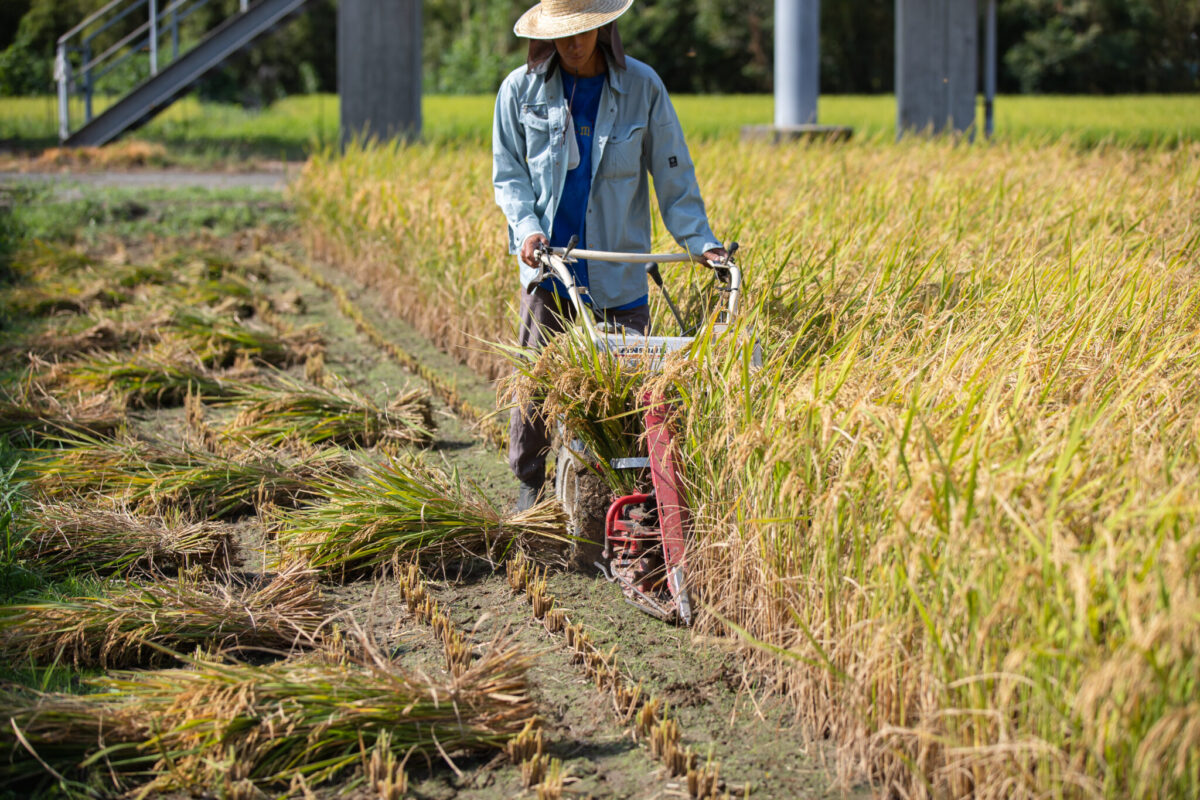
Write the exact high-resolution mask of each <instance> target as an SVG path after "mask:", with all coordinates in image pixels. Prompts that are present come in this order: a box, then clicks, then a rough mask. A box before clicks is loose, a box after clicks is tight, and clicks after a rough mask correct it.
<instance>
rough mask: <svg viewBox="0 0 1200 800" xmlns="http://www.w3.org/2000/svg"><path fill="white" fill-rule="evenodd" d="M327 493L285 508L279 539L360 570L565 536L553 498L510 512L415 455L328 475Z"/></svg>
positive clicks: (320, 561) (318, 562)
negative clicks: (350, 474)
mask: <svg viewBox="0 0 1200 800" xmlns="http://www.w3.org/2000/svg"><path fill="white" fill-rule="evenodd" d="M319 493H320V494H321V495H322V496H324V497H326V498H327V499H328V500H327V502H325V503H322V504H320V505H313V506H308V507H306V508H302V509H299V510H297V511H295V512H292V513H289V514H286V515H285V516H284V517H283V519H282V520H281V522H280V525H279V534H278V538H279V544H280V546H281V548H282V549H283V551H284V552H285V553H288V552H291V553H295V554H296V555H298V556H299V557H301V558H303V559H304V560H305V561H306V562H307V563H308V564H309V565H311V566H313V567H316V568H319V569H324V570H329V571H332V572H340V573H342V574H345V573H346V572H358V571H361V570H363V569H366V568H371V567H377V566H380V565H383V564H386V563H388V562H390V561H392V559H393V558H395V557H397V556H400V557H411V556H419V557H427V558H446V557H450V556H460V557H461V556H463V555H471V556H480V557H486V558H493V559H494V558H497V557H499V555H500V554H501V553H502V552H503V551H504V550H505V549H506V548H508V547H510V546H512V545H513V544H515V543H531V544H534V545H537V544H539V543H547V542H557V543H559V544H561V543H562V542H565V541H566V535H565V533H564V530H563V522H562V518H561V516H560V515H559V512H558V510H557V507H556V505H555V504H554V503H543V504H541V505H539V506H535V507H534V508H532V509H530V510H529V511H526V512H524V513H521V514H517V515H509V514H506V513H505V512H504V511H503V510H502V509H501V507H500V506H499V505H498V504H496V503H493V502H492V501H490V500H488V499H487V497H486V496H485V495H484V494H483V492H481V491H480V489H479V487H478V486H476V485H475V484H473V483H471V482H469V481H465V480H463V479H462V478H461V477H459V475H458V474H457V473H456V472H451V473H446V472H443V471H442V470H440V469H437V468H436V467H432V466H429V465H427V464H424V463H423V462H421V461H420V460H419V459H417V458H396V459H392V460H390V461H389V462H387V463H386V464H382V465H378V466H372V467H367V468H365V470H364V474H363V475H362V476H361V477H360V478H354V479H347V478H338V479H334V480H330V481H326V482H324V483H323V484H322V485H321V487H320V489H319Z"/></svg>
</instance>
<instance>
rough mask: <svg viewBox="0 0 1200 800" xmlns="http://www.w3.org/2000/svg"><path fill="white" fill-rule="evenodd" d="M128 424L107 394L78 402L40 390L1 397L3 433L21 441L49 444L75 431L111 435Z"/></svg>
mask: <svg viewBox="0 0 1200 800" xmlns="http://www.w3.org/2000/svg"><path fill="white" fill-rule="evenodd" d="M124 424H125V413H124V411H122V410H120V409H114V408H113V405H112V399H111V398H110V397H109V396H108V395H106V394H103V393H102V394H94V395H91V396H89V397H84V398H82V399H80V401H79V402H77V403H68V402H63V401H62V400H59V399H57V398H55V397H53V396H51V395H49V394H46V393H40V392H39V393H37V394H36V395H35V394H33V393H28V396H27V397H26V398H13V399H3V400H0V436H7V437H9V438H10V439H11V440H13V441H14V442H18V443H20V444H26V445H31V446H32V445H38V444H47V443H51V442H52V441H53V440H55V439H58V438H61V437H63V436H70V435H72V434H83V435H87V436H111V435H112V434H113V433H114V432H116V431H117V429H119V428H120V427H121V426H122V425H124Z"/></svg>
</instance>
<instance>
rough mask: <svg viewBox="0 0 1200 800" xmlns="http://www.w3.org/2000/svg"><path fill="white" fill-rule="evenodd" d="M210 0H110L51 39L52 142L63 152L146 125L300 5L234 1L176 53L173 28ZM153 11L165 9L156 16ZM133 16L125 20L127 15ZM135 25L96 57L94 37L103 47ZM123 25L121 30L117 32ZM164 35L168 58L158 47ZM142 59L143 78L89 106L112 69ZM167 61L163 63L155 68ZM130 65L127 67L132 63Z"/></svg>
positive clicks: (284, 0)
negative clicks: (77, 120)
mask: <svg viewBox="0 0 1200 800" xmlns="http://www.w3.org/2000/svg"><path fill="white" fill-rule="evenodd" d="M209 2H210V0H112V2H110V3H108V4H107V5H105V6H104V7H103V8H101V9H100V10H99V11H97V12H95V13H94V14H92V15H91V16H89V17H88V18H87V19H85V20H84V21H83V22H81V23H80V24H79V25H76V26H75V27H74V28H72V29H71V30H70V31H68V32H67V33H66V34H64V35H63V36H62V37H61V38H60V39H59V40H58V56H57V58H56V60H55V79H56V80H57V82H58V136H59V139H60V140H62V142H63V143H64V144H65V145H67V146H70V147H75V146H80V145H92V146H98V145H102V144H107V143H108V142H111V141H112V140H113V139H115V138H116V137H118V136H120V135H121V134H122V133H124V132H125V131H127V130H131V129H133V128H136V127H138V126H139V125H142V124H143V123H145V122H147V121H149V120H150V119H151V118H152V117H153V116H154V115H155V114H157V113H159V112H160V111H162V110H163V109H165V108H166V107H167V106H169V105H170V104H171V103H173V102H174V101H175V100H176V99H178V98H179V97H180V96H181V95H182V94H183V93H184V92H185V91H187V89H188V87H190V86H191V85H192V84H193V83H194V82H195V81H196V80H197V79H198V78H200V77H201V76H202V75H204V73H206V72H208V71H209V70H210V69H212V68H213V67H215V66H217V65H218V64H220V63H221V62H222V61H224V60H225V59H226V58H228V57H229V56H231V55H233V54H234V53H236V52H237V51H238V50H240V49H241V48H243V47H245V46H246V45H247V44H249V43H250V42H252V41H254V39H256V38H257V37H258V36H260V35H262V34H264V33H266V32H267V31H269V30H271V29H272V28H273V27H274V26H275V25H277V24H278V23H279V22H281V21H282V20H284V19H286V18H287V17H288V16H289V15H291V14H292V13H294V12H296V11H298V10H299V9H300V8H301V7H302V6H303V5H304V4H305V3H306V2H307V0H258V2H256V3H254V4H253V5H251V4H250V2H249V0H240V5H239V8H238V10H237V11H236V12H234V13H233V14H231V15H230V16H229V17H227V18H226V19H224V20H223V21H222V22H221V23H220V24H219V25H218V26H217V27H216V28H214V29H212V30H211V31H208V32H207V33H205V34H204V36H203V37H202V38H200V40H199V41H197V42H196V43H195V44H194V45H193V46H191V47H189V48H185V49H183V50H181V49H180V23H182V22H183V21H184V20H185V19H187V17H189V16H190V15H191V14H193V13H194V12H195V11H197V10H199V9H200V8H202V7H204V6H205V5H207V4H208V3H209ZM159 5H164V6H165V7H164V8H162V9H161V10H160V9H159ZM135 14H136V15H138V16H132V15H135ZM141 18H144V19H145V22H141V24H138V25H136V26H133V27H132V29H131V30H129V31H128V32H127V33H125V34H124V35H123V36H121V37H120V38H117V39H116V41H115V42H114V43H112V44H111V45H109V46H108V47H107V48H106V49H105V50H104V51H103V52H101V53H100V54H99V55H96V56H93V54H92V51H93V49H98V48H97V47H94V45H95V43H96V41H97V39H99V40H100V41H101V42H107V41H108V40H110V39H113V38H114V37H115V36H116V35H117V32H120V31H124V30H125V29H127V28H130V27H131V25H132V24H133V23H135V22H138V21H139V20H140V19H141ZM117 26H122V27H117ZM167 37H169V41H170V46H169V48H170V49H169V56H168V57H167V58H165V59H164V58H163V56H164V55H166V54H165V53H164V52H163V49H162V48H161V47H160V45H161V44H162V40H163V39H164V38H167ZM143 54H147V55H148V59H149V73H150V75H149V77H148V78H146V79H145V80H143V81H142V82H141V83H139V84H138V85H137V86H136V87H134V88H133V89H132V90H131V91H129V92H128V93H127V94H125V95H124V96H123V97H120V98H119V99H117V100H116V101H115V102H114V103H112V104H111V105H109V106H108V107H107V108H105V109H104V111H103V112H102V113H100V114H98V115H97V114H94V113H93V100H94V96H95V94H96V89H97V86H98V84H99V83H100V81H101V80H102V79H103V78H104V77H105V76H106V75H108V74H110V73H111V72H112V71H113V70H115V69H117V68H119V67H121V66H122V65H125V64H127V63H129V62H130V61H131V60H137V59H141V58H142V57H143ZM163 61H165V62H166V63H165V64H163V63H162V62H163ZM131 66H132V65H131ZM73 95H77V96H80V97H81V98H82V99H83V116H84V120H83V125H82V126H80V127H79V128H78V129H76V130H74V131H73V130H72V129H71V114H70V110H71V97H72V96H73Z"/></svg>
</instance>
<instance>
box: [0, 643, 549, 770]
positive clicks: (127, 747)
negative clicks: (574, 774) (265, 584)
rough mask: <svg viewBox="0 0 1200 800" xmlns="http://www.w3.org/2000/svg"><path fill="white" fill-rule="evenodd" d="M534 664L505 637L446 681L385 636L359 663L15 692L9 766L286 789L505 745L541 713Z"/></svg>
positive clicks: (120, 679)
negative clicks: (531, 689) (395, 657)
mask: <svg viewBox="0 0 1200 800" xmlns="http://www.w3.org/2000/svg"><path fill="white" fill-rule="evenodd" d="M529 664H530V656H528V655H520V654H518V651H517V650H516V649H515V648H508V647H501V646H494V647H493V648H492V649H491V650H490V652H488V653H487V654H485V655H484V656H482V657H481V658H479V659H478V660H476V661H475V662H474V663H473V664H472V666H471V668H470V669H468V670H466V671H465V672H463V673H462V674H461V675H458V676H456V677H449V678H446V679H444V680H433V679H431V678H429V677H427V676H425V675H422V674H413V673H409V672H406V671H404V670H402V669H401V668H400V667H399V666H397V665H396V664H395V663H393V662H391V661H389V660H387V659H386V657H384V656H383V655H382V654H381V653H379V652H378V651H377V650H375V649H374V648H373V647H371V648H368V650H367V653H366V654H365V655H364V656H363V657H362V658H361V659H359V660H357V662H356V663H345V662H344V661H339V662H333V661H332V660H330V661H329V662H328V663H322V662H319V661H316V660H308V661H285V662H279V663H275V664H271V665H268V666H244V665H220V664H212V663H207V662H206V663H197V664H196V665H195V666H194V667H193V668H191V669H186V670H185V669H178V670H164V671H159V672H131V673H122V674H118V675H115V676H113V677H110V678H104V679H100V680H97V681H95V685H96V686H98V687H99V688H101V689H103V690H106V691H104V692H103V693H101V694H93V695H84V696H70V695H60V694H38V695H34V696H32V697H31V696H28V695H21V694H16V693H13V692H5V693H3V694H0V700H2V701H3V702H4V704H5V706H6V707H7V708H8V709H9V724H7V725H3V726H0V775H2V776H6V777H9V778H10V780H11V779H12V778H14V777H24V778H29V777H31V776H35V775H37V774H38V772H39V770H40V769H43V768H44V767H42V766H41V765H40V764H39V763H38V762H39V761H40V762H41V763H42V764H44V765H45V766H47V767H51V768H53V769H55V770H56V771H58V772H59V773H67V774H75V773H77V772H78V771H80V770H81V768H86V767H95V768H96V770H95V771H96V773H98V774H100V775H102V776H107V777H108V778H109V779H110V780H112V781H113V782H114V784H116V788H120V789H124V788H127V787H128V786H129V785H130V783H131V782H132V781H136V780H137V779H138V778H144V777H148V776H149V775H151V774H153V773H155V772H157V777H156V778H155V779H154V780H153V781H152V782H151V783H149V784H147V785H144V786H143V787H142V790H141V791H142V793H143V794H149V793H152V792H155V791H170V790H174V789H185V788H188V787H193V786H205V787H210V786H213V785H218V786H219V785H222V784H228V783H230V782H238V783H240V782H243V781H249V782H251V783H252V784H254V785H257V786H259V787H262V788H272V787H273V788H277V789H278V788H286V787H287V786H289V785H290V783H291V781H293V780H294V779H296V778H297V776H302V777H304V779H305V782H306V783H319V782H322V781H325V780H329V779H331V778H334V777H337V776H339V775H341V774H342V773H344V772H346V771H347V770H350V769H354V768H355V767H358V766H360V765H363V763H364V761H365V760H367V759H369V758H371V756H372V751H373V750H375V749H376V748H377V747H384V746H386V747H387V748H389V752H390V754H391V755H392V756H393V758H394V759H396V760H401V761H402V760H403V759H404V758H405V756H409V755H410V754H416V755H419V756H424V757H425V758H426V759H428V760H430V761H432V760H436V759H440V758H449V757H451V756H454V755H458V754H463V753H474V752H481V751H489V750H490V751H498V750H501V749H503V747H504V746H505V744H506V743H507V742H508V741H509V740H510V739H512V738H513V737H515V736H517V735H518V734H519V733H520V732H521V731H522V730H523V729H524V727H525V725H526V724H527V723H528V722H529V720H530V719H531V718H532V717H533V715H534V706H533V703H532V702H531V701H530V699H529V695H528V688H527V683H526V677H525V674H526V671H527V670H528V668H529ZM33 752H36V753H37V756H36V757H35V756H33V755H32V753H33ZM376 755H378V753H376ZM35 758H36V760H35Z"/></svg>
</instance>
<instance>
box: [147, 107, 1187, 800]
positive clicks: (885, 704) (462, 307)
mask: <svg viewBox="0 0 1200 800" xmlns="http://www.w3.org/2000/svg"><path fill="white" fill-rule="evenodd" d="M303 102H306V103H312V102H315V101H313V100H311V99H310V100H306V101H303ZM1197 102H1198V101H1197V99H1196V98H1170V99H1166V98H1139V99H1104V100H1096V99H1065V98H1029V99H1016V98H1013V99H1009V98H1002V99H1001V101H1000V104H999V129H1000V131H1001V136H1000V137H999V139H998V141H997V142H995V143H994V144H992V145H983V144H979V143H977V144H976V145H973V146H963V145H961V144H956V143H954V142H953V141H949V140H941V141H922V140H918V139H906V140H904V141H902V142H901V143H899V144H893V143H892V132H891V129H890V119H891V116H892V113H893V105H892V102H891V100H890V99H889V98H836V97H832V98H826V99H824V100H823V101H822V111H821V114H822V120H823V121H825V122H830V123H834V122H837V123H848V124H852V125H855V126H856V127H857V128H858V129H859V134H860V135H859V136H857V137H856V139H855V140H854V141H853V142H852V143H850V144H848V145H836V144H819V143H818V144H812V145H804V144H795V145H783V146H766V145H762V146H757V145H751V144H744V143H739V142H738V141H736V136H735V134H736V131H737V130H738V128H739V127H740V126H741V125H743V124H749V123H760V122H764V121H766V119H767V117H768V116H769V112H770V102H769V100H767V99H765V98H716V99H714V98H707V99H701V98H679V99H678V107H679V110H680V115H681V117H682V118H683V119H684V123H685V127H686V128H687V129H688V130H689V131H690V132H691V135H692V142H693V156H694V159H695V161H696V165H697V173H698V176H699V180H700V184H701V187H702V190H703V192H704V195H705V198H706V201H707V203H708V208H709V212H710V216H711V219H712V222H713V225H714V228H715V229H716V231H717V232H718V235H721V236H724V237H727V238H729V239H737V240H739V241H740V242H741V243H742V248H743V250H742V256H741V263H742V265H743V267H744V269H745V271H746V275H747V279H746V280H747V288H748V292H747V298H746V303H745V307H746V309H747V311H746V314H745V315H744V317H743V323H744V325H743V327H742V329H741V334H742V339H741V341H742V344H741V345H738V346H729V345H728V344H726V345H722V346H715V345H714V346H713V347H711V348H708V349H705V352H704V353H703V355H704V356H705V357H704V358H697V359H695V363H693V364H691V365H681V366H680V368H679V369H678V370H677V371H676V373H675V375H676V377H675V379H674V380H673V381H672V382H671V387H670V388H671V391H673V392H674V393H676V394H677V396H679V397H680V398H681V402H682V407H683V408H684V409H685V413H684V415H683V418H682V420H681V422H680V425H681V426H682V431H683V438H684V441H685V445H684V449H685V457H686V460H687V463H688V467H687V475H688V480H689V483H690V496H691V502H692V505H693V507H694V508H695V509H696V511H697V513H696V517H697V526H696V531H695V535H696V539H697V542H696V545H695V550H696V555H695V556H694V557H693V559H692V560H691V561H690V569H692V570H693V575H694V578H695V580H696V582H697V584H698V589H699V593H700V596H701V602H700V604H701V606H702V607H703V613H702V620H701V624H700V627H701V629H702V630H704V631H709V632H724V633H732V634H735V635H737V636H739V637H740V640H741V641H742V642H743V644H744V646H745V648H746V654H747V657H748V658H750V659H752V660H753V662H754V663H755V664H756V665H757V667H758V668H760V669H762V670H765V671H766V672H767V673H769V674H771V675H774V676H776V677H777V678H778V681H777V683H776V684H775V685H777V686H778V687H779V690H780V691H781V692H783V693H784V694H786V695H788V696H789V697H790V699H791V700H792V701H793V702H794V704H795V707H796V709H797V710H798V711H799V712H800V713H801V715H802V716H803V717H804V718H805V719H806V721H807V722H808V727H809V729H810V731H811V732H812V735H813V736H815V737H828V738H830V739H832V740H833V741H835V742H836V743H837V744H838V746H839V748H840V754H841V757H840V760H839V769H841V770H843V771H844V772H845V773H846V774H850V773H854V772H860V771H862V772H866V773H867V774H869V775H870V776H871V777H872V778H873V780H874V781H876V782H877V785H879V786H882V787H886V788H887V789H888V790H890V791H888V792H887V794H894V795H898V796H910V797H968V796H970V797H996V798H999V797H1087V796H1095V795H1102V796H1109V797H1129V796H1133V797H1166V796H1171V797H1194V796H1196V794H1197V793H1198V792H1200V755H1198V754H1200V727H1198V726H1197V725H1196V724H1195V720H1196V719H1197V715H1198V714H1200V710H1198V709H1197V706H1196V697H1197V692H1198V681H1200V569H1198V568H1197V567H1198V564H1197V558H1198V553H1200V533H1198V532H1197V531H1198V530H1200V527H1198V523H1200V488H1198V487H1200V426H1198V424H1197V420H1198V419H1200V389H1198V386H1200V384H1198V383H1197V381H1196V370H1197V363H1198V362H1197V359H1198V357H1200V333H1198V331H1200V288H1198V287H1200V281H1198V277H1200V276H1198V275H1197V259H1198V257H1200V227H1198V224H1197V220H1200V145H1197V143H1196V141H1195V139H1196V137H1197V132H1198V130H1200V114H1198V113H1197V112H1198V110H1200V106H1198V105H1197ZM185 108H186V107H185ZM427 109H429V111H428V113H427V123H426V130H427V133H428V138H429V140H430V143H427V144H424V145H417V146H409V147H404V146H387V147H373V148H368V149H362V148H351V149H350V150H349V151H348V152H347V153H345V154H344V155H339V154H334V153H333V152H332V151H326V152H323V153H320V154H318V155H317V156H316V157H315V158H313V160H311V161H310V163H309V164H308V166H307V168H306V169H305V171H304V173H303V176H302V178H301V179H300V181H299V183H298V185H297V186H296V187H295V188H294V195H293V196H294V199H295V201H296V202H297V204H298V207H299V209H300V212H301V214H302V219H303V227H304V229H305V230H306V231H307V232H308V236H309V240H310V245H311V246H312V248H313V249H314V251H315V252H317V253H319V254H322V255H323V256H325V257H326V258H328V259H330V260H332V261H333V262H335V263H338V264H340V265H342V268H343V269H344V270H346V271H347V272H349V273H351V274H353V275H355V276H356V277H357V278H358V279H359V280H361V281H363V282H366V283H367V284H369V285H371V286H372V287H374V289H375V290H377V291H378V292H380V293H381V294H383V295H385V296H387V297H389V298H391V300H392V305H393V308H394V310H395V311H396V313H397V314H399V315H400V316H402V317H404V318H405V319H407V320H408V321H410V322H411V323H412V324H414V325H416V326H417V327H418V328H420V329H421V330H422V331H423V332H425V333H426V334H427V335H428V336H430V337H431V338H433V339H434V340H435V341H437V342H438V343H440V344H441V345H442V346H443V347H446V348H448V349H450V350H452V351H453V352H456V353H457V354H458V355H459V357H460V358H461V359H462V360H463V361H464V362H466V363H468V364H470V365H471V366H472V367H473V368H475V369H476V370H477V371H479V372H481V373H483V374H486V375H490V376H501V375H504V374H506V373H507V372H509V371H510V369H511V367H510V366H509V365H508V363H507V362H506V361H505V359H504V358H502V357H501V356H499V355H497V353H496V351H495V350H493V349H491V348H490V347H489V345H488V343H489V342H507V341H511V339H512V337H513V334H514V318H513V314H512V311H511V309H512V306H513V303H514V301H515V299H516V296H517V279H516V267H515V265H514V263H513V261H512V258H511V257H510V256H509V255H508V254H507V252H506V248H505V238H504V222H503V218H502V216H501V215H500V212H499V211H498V210H497V208H496V206H495V205H494V203H493V199H492V189H491V183H490V154H489V150H488V148H487V146H486V145H484V144H482V143H481V142H479V138H480V136H479V135H478V134H479V132H481V131H483V130H485V129H486V126H487V113H488V102H487V101H486V99H470V98H454V99H451V98H431V99H429V101H428V104H427ZM435 109H436V111H435ZM452 111H453V113H452ZM179 113H184V110H183V109H181V110H180V112H179ZM451 118H453V119H454V120H455V122H454V123H453V125H451V123H449V122H447V120H448V119H451ZM159 124H160V125H164V126H165V125H167V124H168V123H167V122H166V121H164V122H162V123H159ZM160 130H161V128H160ZM450 130H474V131H476V134H475V135H472V136H467V137H457V135H451V134H450V133H447V131H450ZM456 138H457V139H458V141H453V142H447V141H446V139H456ZM464 139H465V140H464ZM1097 143H1107V144H1102V146H1099V147H1080V146H1079V145H1080V144H1092V145H1095V144H1097ZM1156 143H1157V145H1156ZM1123 145H1137V146H1136V147H1132V146H1131V147H1126V146H1123ZM1159 145H1169V146H1159ZM656 232H657V240H656V247H657V248H661V249H668V250H669V249H673V248H674V247H675V245H674V244H673V242H672V241H671V240H670V238H669V236H667V235H666V233H665V232H663V231H662V228H661V225H658V226H657V227H656ZM669 279H670V280H671V283H672V285H673V286H675V287H676V291H677V292H678V293H679V294H680V295H681V300H682V303H681V304H682V305H685V307H686V308H687V309H689V310H690V311H689V313H690V314H691V315H692V319H694V320H697V321H700V320H701V319H702V314H703V309H704V306H703V303H702V302H701V301H700V298H701V295H702V290H703V289H704V288H705V286H706V283H707V277H706V276H705V275H704V274H702V271H700V270H675V271H674V272H673V274H671V275H670V276H669ZM655 302H656V304H657V302H658V301H657V300H656V301H655ZM661 311H662V309H661V308H656V318H657V319H658V320H659V321H660V324H664V325H665V322H666V319H667V317H666V316H665V315H663V314H661V313H658V312H661ZM752 340H754V341H757V342H758V343H759V344H760V345H761V346H762V348H763V351H764V354H765V361H764V365H763V367H762V368H761V369H758V370H753V369H750V368H749V365H748V345H749V342H750V341H752ZM580 352H581V351H579V350H572V349H571V348H569V347H561V348H552V349H550V350H548V351H547V353H546V355H545V356H543V358H544V359H548V361H547V362H546V363H547V368H546V369H544V370H543V371H542V373H543V375H547V374H548V375H550V376H552V377H551V380H552V379H553V376H563V375H566V374H568V371H570V370H575V372H573V373H571V374H573V375H574V376H575V379H576V380H578V381H579V382H580V385H581V386H587V385H588V381H589V380H590V381H591V388H593V389H595V390H596V391H597V392H599V393H600V394H601V395H603V394H604V393H613V392H621V391H624V392H626V393H627V394H629V397H630V400H631V401H632V398H633V397H636V396H637V394H636V392H630V390H629V388H628V387H624V388H622V387H618V386H613V385H606V384H605V383H604V376H603V375H600V374H589V373H588V364H587V363H586V359H584V361H583V362H581V361H580V358H581V356H580V355H579V353H580ZM696 355H701V353H697V354H696ZM555 359H557V361H555ZM545 388H547V389H549V388H551V387H549V386H546V387H545ZM617 399H618V400H621V399H622V398H617Z"/></svg>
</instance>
